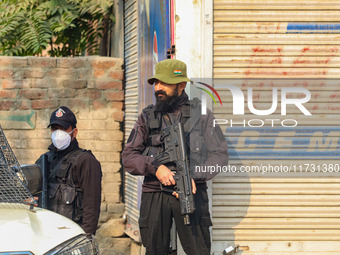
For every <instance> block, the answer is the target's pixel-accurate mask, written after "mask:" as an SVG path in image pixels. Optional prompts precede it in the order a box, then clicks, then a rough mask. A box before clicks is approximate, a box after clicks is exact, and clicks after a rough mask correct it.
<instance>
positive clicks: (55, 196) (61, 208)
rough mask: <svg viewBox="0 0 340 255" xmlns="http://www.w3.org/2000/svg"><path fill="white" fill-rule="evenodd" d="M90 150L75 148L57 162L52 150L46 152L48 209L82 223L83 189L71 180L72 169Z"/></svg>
mask: <svg viewBox="0 0 340 255" xmlns="http://www.w3.org/2000/svg"><path fill="white" fill-rule="evenodd" d="M85 153H91V151H88V150H84V149H80V148H79V149H77V150H75V151H72V152H70V153H68V154H67V155H66V156H65V157H64V158H63V159H61V160H60V161H59V162H58V163H57V164H55V163H56V162H53V157H52V155H53V152H52V151H51V152H48V153H47V154H48V161H49V164H50V166H54V167H53V168H52V167H50V174H49V181H48V209H50V210H52V211H54V212H56V213H59V214H61V215H64V216H65V217H67V218H69V219H71V220H73V221H75V222H77V223H79V224H80V223H82V216H83V205H82V200H83V190H82V189H80V188H79V187H77V186H76V185H75V183H74V180H73V174H72V170H73V168H74V165H75V163H76V162H77V160H78V159H79V157H80V156H82V155H84V154H85Z"/></svg>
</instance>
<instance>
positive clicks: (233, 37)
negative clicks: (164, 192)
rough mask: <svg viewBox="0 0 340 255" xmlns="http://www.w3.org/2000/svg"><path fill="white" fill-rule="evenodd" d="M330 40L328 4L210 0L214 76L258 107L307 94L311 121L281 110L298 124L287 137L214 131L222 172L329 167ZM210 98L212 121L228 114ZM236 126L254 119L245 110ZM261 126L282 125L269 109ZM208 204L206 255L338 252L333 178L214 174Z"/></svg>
mask: <svg viewBox="0 0 340 255" xmlns="http://www.w3.org/2000/svg"><path fill="white" fill-rule="evenodd" d="M339 33H340V2H339V1H337V0H327V1H321V0H308V1H305V0H237V1H235V0H214V45H213V51H214V53H213V58H214V65H213V68H214V69H213V75H214V78H223V79H226V80H227V82H228V84H232V85H235V86H238V87H240V88H242V90H243V91H244V92H245V94H246V93H247V92H246V89H247V88H248V87H252V88H253V91H254V93H253V98H254V102H256V103H255V106H258V107H259V108H261V107H263V108H262V109H268V108H267V107H266V106H268V105H269V106H270V105H271V104H270V103H271V98H272V87H278V88H282V87H285V86H286V87H288V86H290V87H294V86H298V87H304V88H307V89H308V90H309V91H310V92H311V95H312V98H311V100H310V101H309V102H308V107H307V108H308V110H310V111H311V112H312V116H309V117H308V118H307V117H302V116H301V114H299V113H301V112H299V110H298V109H293V108H291V109H290V113H292V112H293V114H292V115H291V116H290V118H293V119H296V120H298V122H299V123H300V124H299V127H298V128H297V129H296V130H294V132H289V130H286V129H283V128H281V129H280V128H279V129H271V128H268V127H264V128H263V129H262V130H260V131H253V129H252V128H249V127H248V128H243V129H242V128H230V126H228V127H226V126H222V130H223V131H224V133H225V135H226V137H227V139H228V140H229V144H230V153H231V158H230V164H231V165H235V166H240V165H260V164H273V165H275V164H278V163H280V164H283V165H286V166H289V165H291V164H295V163H296V162H299V164H300V163H301V164H310V163H311V162H313V163H315V164H323V163H329V162H332V163H334V162H335V163H339V160H338V161H336V158H338V159H339V157H338V155H339V145H338V144H339V134H340V128H339V126H340V125H339V124H340V118H339V117H340V116H339V115H340V114H339V113H340V110H339V109H340V82H339V80H338V79H339V78H340V68H339V67H340V64H339V63H340V62H339V61H340V35H339ZM218 93H219V94H220V95H221V98H222V101H223V105H222V107H221V106H220V107H219V106H216V107H214V113H215V117H216V118H220V119H224V118H225V116H226V115H225V114H226V113H227V114H228V115H229V117H230V116H232V109H231V104H230V102H231V101H232V98H231V95H230V93H227V90H223V89H220V90H218ZM228 102H229V103H228ZM233 117H234V116H233ZM243 118H244V119H246V120H247V121H248V120H250V119H261V117H260V116H256V117H254V115H251V114H250V113H249V111H246V113H245V115H244V116H243ZM271 118H273V119H280V120H281V119H282V118H283V117H282V116H281V115H280V111H279V108H278V111H276V112H275V113H274V114H273V115H271ZM235 119H236V118H235ZM321 120H322V121H321ZM321 154H322V155H323V156H322V157H319V156H320V155H321ZM318 158H320V160H318ZM327 158H328V159H329V160H327ZM212 200H213V223H214V226H213V230H212V240H213V251H214V252H215V254H222V252H221V251H222V250H223V249H224V248H226V247H228V246H229V245H232V244H239V245H240V246H241V250H242V254H245V255H246V254H251V255H255V254H256V255H263V254H306V255H307V254H308V255H310V254H323V255H324V254H339V253H340V242H339V240H340V207H339V205H340V178H326V175H325V173H320V174H319V175H318V176H317V178H261V176H259V177H258V178H256V177H252V178H242V177H237V176H236V177H230V176H223V174H222V175H219V176H217V177H216V178H215V179H214V181H213V196H212Z"/></svg>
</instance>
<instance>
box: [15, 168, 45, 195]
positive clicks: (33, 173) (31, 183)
mask: <svg viewBox="0 0 340 255" xmlns="http://www.w3.org/2000/svg"><path fill="white" fill-rule="evenodd" d="M20 167H21V170H22V172H23V173H24V175H25V176H26V179H27V183H28V184H27V189H28V190H29V191H30V192H31V194H32V195H36V194H38V193H40V192H41V189H42V174H41V168H40V166H39V165H37V164H29V165H21V166H20Z"/></svg>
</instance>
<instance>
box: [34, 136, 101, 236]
mask: <svg viewBox="0 0 340 255" xmlns="http://www.w3.org/2000/svg"><path fill="white" fill-rule="evenodd" d="M48 149H49V150H50V151H52V152H53V154H52V157H53V158H54V157H55V158H54V160H53V163H54V165H53V166H52V169H53V167H54V166H55V165H57V163H58V162H59V161H60V160H61V159H62V158H63V157H64V156H65V155H67V154H68V153H70V152H72V151H74V150H77V149H79V145H78V141H77V140H76V139H75V140H73V141H72V142H71V144H70V146H69V147H67V148H66V149H65V150H62V151H58V150H57V148H56V147H55V146H54V145H53V144H51V145H50V146H49V147H48ZM41 160H42V156H41V157H40V158H39V159H38V160H37V162H36V164H38V165H41ZM71 170H72V174H73V180H74V183H75V185H76V186H77V187H79V188H80V189H82V190H83V220H82V223H81V227H82V228H83V229H84V231H85V232H86V233H87V234H95V233H96V229H97V225H98V219H99V213H100V204H101V178H102V171H101V165H100V163H99V161H98V160H97V159H96V158H95V157H94V156H93V155H92V154H90V153H84V154H83V155H81V156H80V157H79V159H78V160H77V162H76V163H75V165H74V167H73V168H72V169H71Z"/></svg>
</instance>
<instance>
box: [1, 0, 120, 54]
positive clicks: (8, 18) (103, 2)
mask: <svg viewBox="0 0 340 255" xmlns="http://www.w3.org/2000/svg"><path fill="white" fill-rule="evenodd" d="M112 6H113V0H0V55H9V56H32V55H34V56H39V55H41V54H42V52H43V51H44V50H47V51H48V53H49V54H50V55H51V56H79V55H84V54H85V52H86V53H87V54H98V49H99V41H98V39H99V38H101V37H102V36H103V33H104V29H105V27H106V26H108V22H114V21H115V19H114V16H113V14H112Z"/></svg>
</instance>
